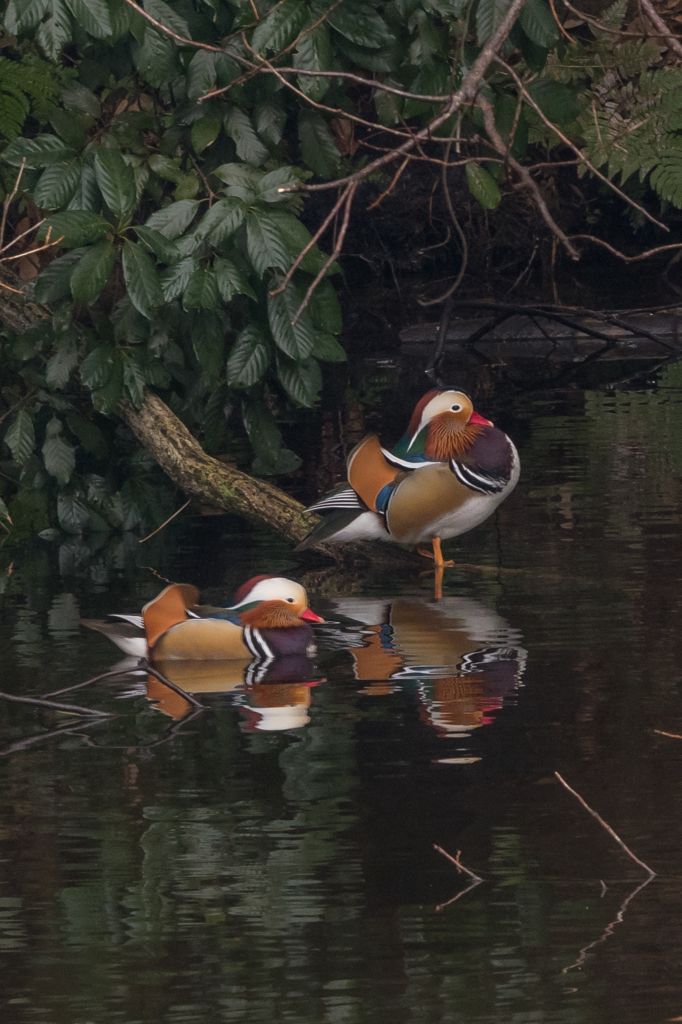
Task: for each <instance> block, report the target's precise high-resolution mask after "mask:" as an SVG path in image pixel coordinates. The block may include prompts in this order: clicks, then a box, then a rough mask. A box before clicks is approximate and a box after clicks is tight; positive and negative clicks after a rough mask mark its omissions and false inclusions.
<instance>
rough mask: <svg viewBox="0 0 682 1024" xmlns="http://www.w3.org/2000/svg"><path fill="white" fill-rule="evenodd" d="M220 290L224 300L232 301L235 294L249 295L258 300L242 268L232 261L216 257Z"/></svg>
mask: <svg viewBox="0 0 682 1024" xmlns="http://www.w3.org/2000/svg"><path fill="white" fill-rule="evenodd" d="M213 269H214V271H215V276H216V281H217V282H218V291H219V292H220V297H221V299H222V300H223V302H231V301H232V299H233V297H234V296H235V295H248V296H249V297H250V298H252V299H253V300H254V302H255V301H256V293H255V292H254V290H253V288H252V287H251V285H250V284H249V282H248V279H247V278H246V276H245V275H244V274H242V272H241V270H239V268H238V267H236V266H235V265H234V263H231V262H230V260H223V259H220V257H216V259H215V260H214V261H213Z"/></svg>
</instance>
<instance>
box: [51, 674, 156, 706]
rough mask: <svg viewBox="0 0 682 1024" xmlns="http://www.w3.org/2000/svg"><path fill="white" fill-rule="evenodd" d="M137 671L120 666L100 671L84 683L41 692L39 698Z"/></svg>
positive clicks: (67, 691) (54, 695) (55, 695)
mask: <svg viewBox="0 0 682 1024" xmlns="http://www.w3.org/2000/svg"><path fill="white" fill-rule="evenodd" d="M137 671H139V670H138V669H137V668H121V669H114V670H113V671H111V672H102V674H101V675H99V676H93V677H92V679H86V680H85V682H84V683H74V684H73V686H64V687H63V688H62V689H61V690H51V691H50V693H43V694H41V698H42V700H45V699H46V698H47V697H60V696H61V695H62V694H63V693H71V691H72V690H81V689H82V688H83V687H84V686H89V685H90V683H98V682H99V681H100V679H111V678H112V676H129V675H132V674H133V673H135V672H137Z"/></svg>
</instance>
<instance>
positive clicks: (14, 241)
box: [0, 217, 47, 256]
mask: <svg viewBox="0 0 682 1024" xmlns="http://www.w3.org/2000/svg"><path fill="white" fill-rule="evenodd" d="M46 220H47V217H43V219H42V220H39V221H38V222H37V223H36V224H31V226H30V228H26V230H25V231H22V232H21V234H20V235H15V236H14V238H13V239H12V241H11V242H8V243H7V245H6V246H5V247H4V248H3V249H0V256H1V255H2V254H3V252H7V250H8V249H11V248H12V246H13V245H16V244H17V242H20V241H21V239H22V238H26V235H30V234H31V232H32V231H35V230H36V228H39V227H40V225H41V224H44V223H45V221H46Z"/></svg>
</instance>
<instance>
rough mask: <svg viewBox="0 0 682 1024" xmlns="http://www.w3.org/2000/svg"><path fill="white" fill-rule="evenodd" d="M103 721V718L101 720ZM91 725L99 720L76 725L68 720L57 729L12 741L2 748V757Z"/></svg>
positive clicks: (0, 753)
mask: <svg viewBox="0 0 682 1024" xmlns="http://www.w3.org/2000/svg"><path fill="white" fill-rule="evenodd" d="M99 721H100V722H101V719H100V720H99ZM86 724H87V725H88V726H90V725H96V724H97V722H96V721H93V722H88V723H85V722H79V723H78V725H74V724H73V722H66V723H65V724H64V725H60V726H58V727H57V728H56V729H50V730H49V731H47V732H39V733H36V735H35V736H28V737H27V738H26V739H25V740H17V742H16V743H10V745H9V746H8V747H5V748H4V749H3V750H0V757H7V755H8V754H16V753H17V752H18V751H20V750H26V749H28V747H32V746H33V745H34V744H36V743H40V742H41V741H42V740H50V739H52V738H53V737H54V736H64V735H66V736H69V735H72V734H74V733H75V734H76V735H80V733H79V732H78V730H79V729H84V728H85V727H86Z"/></svg>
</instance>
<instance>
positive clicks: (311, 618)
mask: <svg viewBox="0 0 682 1024" xmlns="http://www.w3.org/2000/svg"><path fill="white" fill-rule="evenodd" d="M299 619H304V620H305V622H324V619H322V618H320V616H319V615H316V614H315V612H311V610H310V608H306V609H305V611H302V612H301V614H300V615H299Z"/></svg>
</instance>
